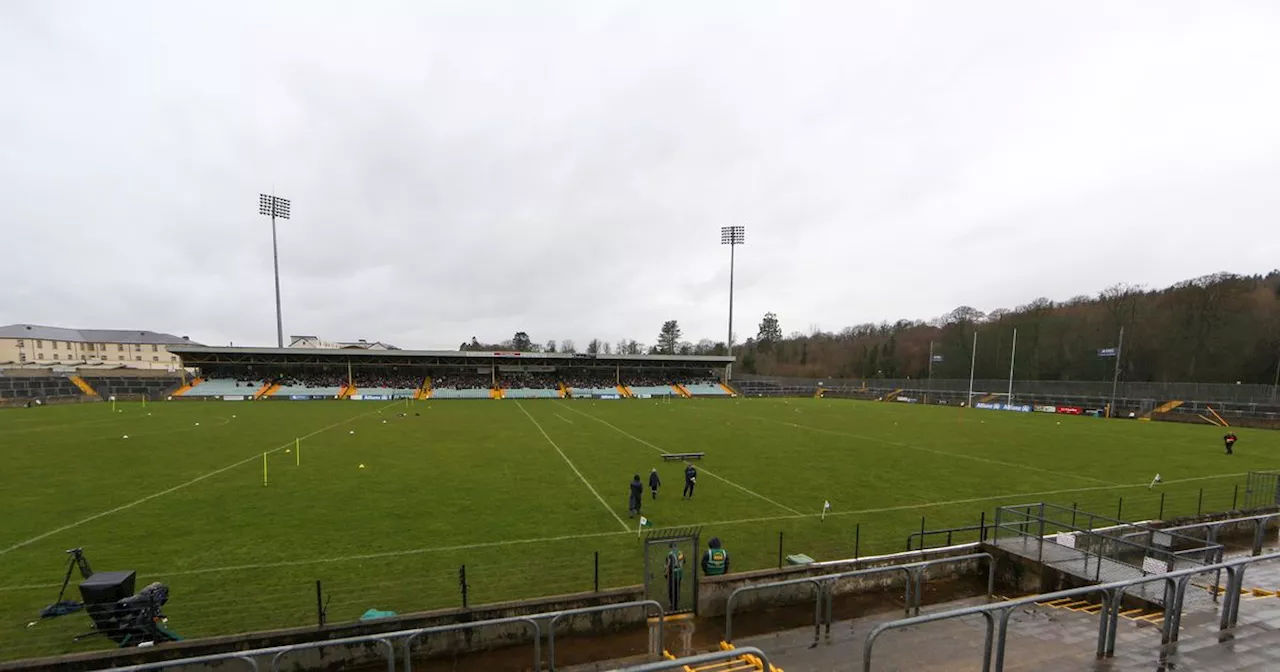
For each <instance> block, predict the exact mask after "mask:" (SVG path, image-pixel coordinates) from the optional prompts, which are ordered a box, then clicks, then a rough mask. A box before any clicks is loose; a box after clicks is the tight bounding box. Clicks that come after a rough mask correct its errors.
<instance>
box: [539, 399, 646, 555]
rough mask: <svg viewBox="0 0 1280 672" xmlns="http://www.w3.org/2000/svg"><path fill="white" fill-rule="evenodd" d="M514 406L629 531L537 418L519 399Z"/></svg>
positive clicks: (627, 526)
mask: <svg viewBox="0 0 1280 672" xmlns="http://www.w3.org/2000/svg"><path fill="white" fill-rule="evenodd" d="M516 408H519V409H520V412H521V413H524V416H525V417H526V418H529V422H532V423H533V426H534V427H537V428H538V431H539V432H541V433H542V438H544V439H546V440H547V443H549V444H551V447H552V448H555V449H556V452H557V453H560V457H561V458H562V459H564V462H565V464H567V465H569V468H570V469H572V470H573V473H575V474H577V475H578V478H579V479H580V480H581V481H582V484H583V485H585V486H587V489H588V490H590V491H591V494H593V495H595V496H596V499H598V500H600V506H603V507H604V508H605V510H606V511H608V512H609V515H611V516H613V519H614V520H616V521H618V524H619V525H621V526H622V529H624V530H626V531H627V532H630V531H631V526H630V525H628V524H626V522H624V521H623V520H622V517H621V516H619V515H618V513H617V512H616V511H614V510H613V509H612V508H610V506H609V505H608V504H606V503H605V501H604V497H601V496H600V493H598V492H596V489H595V487H594V486H592V485H591V483H590V482H588V481H587V477H586V476H583V475H582V472H581V471H578V468H577V467H576V466H574V464H573V461H572V460H570V459H569V456H568V455H565V454H564V451H563V450H560V446H559V445H557V444H556V442H555V441H553V440H552V439H551V436H549V435H548V434H547V430H545V429H543V428H542V425H541V424H540V423H539V422H538V421H537V420H535V419H534V417H533V416H532V415H529V411H526V410H525V408H524V406H523V405H522V404H521V403H520V402H519V401H517V402H516Z"/></svg>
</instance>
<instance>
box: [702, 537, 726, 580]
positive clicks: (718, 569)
mask: <svg viewBox="0 0 1280 672" xmlns="http://www.w3.org/2000/svg"><path fill="white" fill-rule="evenodd" d="M728 572H729V551H726V550H724V549H723V548H720V537H711V548H708V549H707V553H706V555H703V556H702V573H703V574H705V575H707V576H720V575H721V574H727V573H728Z"/></svg>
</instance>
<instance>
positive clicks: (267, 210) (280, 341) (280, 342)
mask: <svg viewBox="0 0 1280 672" xmlns="http://www.w3.org/2000/svg"><path fill="white" fill-rule="evenodd" d="M258 214H260V215H267V216H270V217H271V261H272V264H273V265H274V266H275V276H276V346H277V347H281V348H283V347H284V319H283V318H282V317H281V315H280V250H279V247H278V245H277V244H276V217H279V218H280V219H289V199H287V198H280V197H279V196H276V195H275V194H271V195H267V194H258Z"/></svg>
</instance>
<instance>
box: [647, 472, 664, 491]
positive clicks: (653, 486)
mask: <svg viewBox="0 0 1280 672" xmlns="http://www.w3.org/2000/svg"><path fill="white" fill-rule="evenodd" d="M661 485H662V479H661V478H658V468H657V467H654V469H653V471H650V472H649V489H650V490H652V491H653V498H654V499H657V498H658V487H659V486H661Z"/></svg>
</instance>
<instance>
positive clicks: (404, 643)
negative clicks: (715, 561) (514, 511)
mask: <svg viewBox="0 0 1280 672" xmlns="http://www.w3.org/2000/svg"><path fill="white" fill-rule="evenodd" d="M650 608H652V609H653V610H654V611H655V612H656V613H657V615H658V616H657V618H658V624H657V633H658V635H657V648H658V651H659V652H661V651H662V650H663V649H664V644H663V632H664V631H665V629H666V614H665V612H663V610H662V605H661V604H659V603H657V602H655V601H653V600H637V601H635V602H624V603H620V604H610V605H603V606H598V607H584V608H582V609H568V610H564V611H553V612H546V613H540V614H530V615H529V616H513V617H510V618H495V619H490V620H484V621H473V622H470V623H455V624H451V625H439V626H434V627H429V628H415V629H412V630H397V631H394V632H383V633H378V634H375V635H362V636H359V637H344V638H342V639H331V640H323V641H316V642H305V643H302V644H290V645H287V646H274V647H268V648H262V649H250V650H247V651H232V652H228V653H219V654H213V655H208V656H196V657H192V658H178V659H174V660H166V661H161V662H156V663H146V664H143V665H131V666H127V667H118V668H114V669H116V670H119V671H120V672H144V671H146V670H164V669H170V668H175V667H185V666H188V665H197V664H200V665H207V664H210V663H224V662H230V661H241V662H243V663H245V664H246V665H247V666H248V667H249V668H250V669H252V670H254V672H257V671H258V670H260V669H261V667H260V666H259V660H260V659H268V658H269V660H270V666H269V667H268V668H267V669H269V670H271V671H272V672H276V671H278V670H279V669H280V660H281V659H282V658H285V657H286V656H288V655H290V654H296V653H299V652H302V651H307V650H311V649H323V648H331V647H336V646H357V645H376V646H378V647H379V648H380V649H381V651H382V652H383V653H384V654H385V656H384V658H385V661H386V664H387V671H388V672H395V670H396V659H397V656H396V643H397V642H398V643H399V644H400V648H401V650H402V651H403V654H404V668H403V669H404V670H405V671H406V672H412V670H413V658H412V649H413V645H414V644H415V643H416V642H418V640H420V639H421V638H423V637H426V636H429V635H433V634H442V633H446V632H459V631H466V630H475V629H476V628H483V627H494V626H502V625H510V624H515V623H524V624H527V625H529V627H530V628H531V629H532V630H533V669H535V670H541V669H543V665H542V634H543V627H542V625H541V623H542V622H543V621H545V622H546V623H547V628H546V632H547V637H548V648H549V651H548V655H547V657H548V660H547V663H548V666H549V667H548V668H547V669H550V670H552V671H553V672H554V670H555V669H556V659H555V637H556V635H555V626H556V622H557V621H559V620H560V619H562V618H565V617H567V616H575V615H580V614H595V613H601V612H606V611H619V610H623V609H644V610H645V613H646V614H648V613H649V609H650ZM738 651H739V655H741V653H743V652H745V653H752V652H753V650H748V649H738ZM757 655H759V654H757ZM643 669H666V668H662V667H658V668H643Z"/></svg>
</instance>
